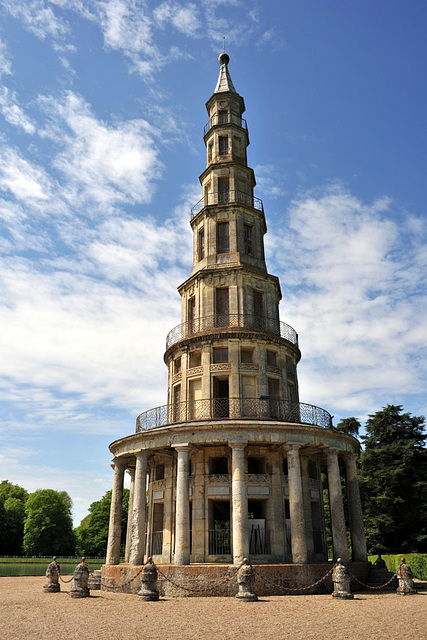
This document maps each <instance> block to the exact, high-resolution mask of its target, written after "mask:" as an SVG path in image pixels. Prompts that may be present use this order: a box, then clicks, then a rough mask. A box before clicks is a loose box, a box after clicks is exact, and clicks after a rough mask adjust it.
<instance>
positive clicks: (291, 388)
mask: <svg viewBox="0 0 427 640" xmlns="http://www.w3.org/2000/svg"><path fill="white" fill-rule="evenodd" d="M219 63H220V72H219V77H218V82H217V85H216V87H215V90H214V93H213V95H212V96H211V97H210V98H209V100H208V102H207V103H206V108H207V111H208V116H209V121H208V123H207V125H206V126H205V129H204V142H205V145H206V168H205V170H204V171H203V173H202V174H201V176H200V183H201V187H202V199H201V200H200V202H198V203H197V204H196V205H195V206H194V207H193V209H192V211H191V222H190V224H191V228H192V231H193V268H192V270H191V274H190V277H189V278H188V280H186V281H185V282H184V283H183V284H181V285H180V286H179V288H178V291H179V293H180V295H181V300H182V312H181V323H180V324H179V325H178V326H177V327H175V328H174V329H172V331H170V333H169V334H168V336H167V340H166V352H165V356H164V360H165V363H166V365H167V367H168V372H169V378H168V401H167V404H166V405H165V406H162V407H157V408H155V409H151V410H149V411H145V412H144V413H142V414H141V415H140V416H139V417H138V419H137V426H136V433H135V434H133V435H130V436H127V437H125V438H121V439H120V440H116V441H115V442H113V443H112V444H111V445H110V450H111V452H112V454H113V456H114V458H113V463H114V483H113V494H112V507H111V517H110V530H109V542H108V553H107V560H106V564H107V565H117V564H119V557H120V545H121V540H120V527H121V503H122V492H123V478H124V472H125V471H126V470H127V471H128V473H129V474H130V476H131V495H130V505H129V521H128V533H127V540H126V555H125V563H128V564H129V565H141V564H142V563H143V561H144V558H146V557H147V556H152V557H153V559H154V560H155V562H157V563H164V564H178V565H188V564H189V563H220V562H222V563H228V564H232V563H235V564H236V563H240V562H241V560H242V559H243V558H244V557H250V558H251V561H252V562H255V563H261V564H268V563H284V564H285V563H286V564H289V563H303V564H310V563H315V562H323V561H325V560H327V558H328V555H327V547H326V525H327V526H328V528H329V529H330V530H331V532H332V538H333V554H334V556H335V558H337V557H341V558H342V559H343V560H348V559H349V549H348V543H347V529H348V530H349V533H350V539H351V549H352V558H353V560H356V561H365V560H366V558H367V556H366V544H365V538H364V531H363V523H362V513H361V505H360V498H359V489H358V482H357V475H356V464H355V460H356V458H357V456H358V452H359V444H358V442H357V440H356V439H355V438H353V437H352V436H349V435H346V434H344V433H341V432H339V431H337V430H336V429H334V428H333V426H332V419H331V416H330V415H329V413H328V412H327V411H325V410H324V409H320V408H318V407H314V406H312V405H308V404H303V403H301V402H300V401H299V392H298V379H297V364H298V362H299V360H300V357H301V353H300V350H299V347H298V337H297V334H296V332H295V331H294V329H292V327H290V326H288V325H287V324H285V323H283V322H281V321H280V319H279V301H280V298H281V291H280V284H279V281H278V278H277V277H276V276H273V275H270V274H269V273H268V272H267V268H266V264H265V258H264V234H265V233H266V231H267V228H266V222H265V217H264V210H263V204H262V202H261V200H259V199H258V198H256V197H255V196H254V187H255V176H254V172H253V170H252V169H251V168H250V167H249V166H248V164H247V154H246V151H247V147H248V145H249V136H248V129H247V126H246V121H245V120H244V119H243V117H242V114H243V113H244V111H245V104H244V100H243V98H242V97H241V96H240V95H239V94H238V93H237V91H236V89H235V88H234V85H233V83H232V81H231V77H230V74H229V71H228V63H229V57H228V55H227V54H226V53H222V54H221V55H220V57H219ZM321 472H325V473H326V474H327V478H328V482H327V486H328V492H329V505H330V509H329V511H330V516H328V521H327V522H325V515H324V509H323V486H322V481H321ZM341 474H343V475H345V478H346V487H347V497H348V499H347V504H348V513H347V516H345V513H344V506H343V496H342V488H341V486H342V483H341ZM123 542H124V541H123ZM107 568H108V567H107Z"/></svg>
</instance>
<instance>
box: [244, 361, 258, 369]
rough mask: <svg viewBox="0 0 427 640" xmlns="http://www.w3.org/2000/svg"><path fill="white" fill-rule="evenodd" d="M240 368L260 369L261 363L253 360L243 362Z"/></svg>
mask: <svg viewBox="0 0 427 640" xmlns="http://www.w3.org/2000/svg"><path fill="white" fill-rule="evenodd" d="M239 369H240V371H258V370H259V365H258V364H256V363H252V362H241V363H240V366H239Z"/></svg>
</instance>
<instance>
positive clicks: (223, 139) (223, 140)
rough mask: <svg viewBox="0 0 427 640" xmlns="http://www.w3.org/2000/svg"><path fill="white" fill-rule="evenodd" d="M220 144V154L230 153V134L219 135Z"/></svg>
mask: <svg viewBox="0 0 427 640" xmlns="http://www.w3.org/2000/svg"><path fill="white" fill-rule="evenodd" d="M218 144H219V155H220V156H226V155H228V136H219V137H218Z"/></svg>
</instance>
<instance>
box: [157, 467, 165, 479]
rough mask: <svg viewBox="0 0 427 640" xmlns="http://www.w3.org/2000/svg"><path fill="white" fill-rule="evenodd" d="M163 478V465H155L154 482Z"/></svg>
mask: <svg viewBox="0 0 427 640" xmlns="http://www.w3.org/2000/svg"><path fill="white" fill-rule="evenodd" d="M164 477H165V465H164V464H156V480H163V479H164Z"/></svg>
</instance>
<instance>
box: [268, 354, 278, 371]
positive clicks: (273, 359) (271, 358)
mask: <svg viewBox="0 0 427 640" xmlns="http://www.w3.org/2000/svg"><path fill="white" fill-rule="evenodd" d="M267 364H268V365H269V366H270V367H277V354H276V352H275V351H269V350H267Z"/></svg>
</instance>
